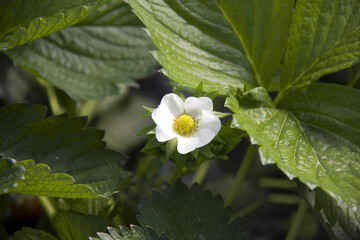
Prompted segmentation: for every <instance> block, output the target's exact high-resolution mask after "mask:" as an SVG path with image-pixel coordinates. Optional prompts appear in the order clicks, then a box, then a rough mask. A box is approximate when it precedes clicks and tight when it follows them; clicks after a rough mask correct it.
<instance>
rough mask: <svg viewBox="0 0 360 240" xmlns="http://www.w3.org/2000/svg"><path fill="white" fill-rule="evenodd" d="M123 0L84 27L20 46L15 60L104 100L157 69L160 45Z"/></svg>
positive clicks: (63, 86)
mask: <svg viewBox="0 0 360 240" xmlns="http://www.w3.org/2000/svg"><path fill="white" fill-rule="evenodd" d="M141 28H142V25H141V24H140V23H139V20H138V19H136V16H135V15H134V14H133V13H132V12H131V10H130V7H129V6H128V5H127V4H126V3H124V1H122V0H111V1H108V2H106V3H105V4H104V5H102V6H101V7H99V8H98V10H97V11H94V12H93V14H92V15H90V16H89V19H85V20H84V22H81V23H80V25H76V26H73V27H70V28H66V29H63V30H61V31H59V32H56V33H54V34H52V35H50V36H48V37H45V38H41V39H38V40H36V41H34V42H31V43H29V44H26V45H24V46H21V47H17V48H15V49H12V50H10V51H7V52H6V54H8V55H9V56H10V57H11V58H12V59H13V60H14V62H15V63H16V64H17V65H19V66H22V67H23V68H25V69H28V70H29V71H30V72H32V73H34V74H35V75H36V76H37V77H40V78H43V79H45V80H47V81H49V82H51V83H53V84H54V85H55V86H57V87H59V88H61V89H63V90H65V91H66V92H67V93H69V94H70V95H71V96H73V97H77V98H83V99H99V98H104V97H106V96H108V95H115V94H119V93H120V85H121V84H127V85H136V83H135V81H134V80H136V79H141V78H144V77H147V76H149V75H151V74H153V73H154V70H155V69H154V68H155V66H156V62H155V60H154V59H153V58H152V56H151V55H150V53H149V51H150V50H153V48H154V46H153V44H152V42H151V40H150V39H149V37H148V36H147V35H146V33H145V32H144V31H143V30H142V29H141Z"/></svg>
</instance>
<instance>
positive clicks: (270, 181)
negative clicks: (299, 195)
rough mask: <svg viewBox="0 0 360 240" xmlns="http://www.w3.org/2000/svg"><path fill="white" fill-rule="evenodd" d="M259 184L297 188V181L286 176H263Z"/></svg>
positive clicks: (280, 187) (281, 187) (271, 186)
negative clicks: (292, 180)
mask: <svg viewBox="0 0 360 240" xmlns="http://www.w3.org/2000/svg"><path fill="white" fill-rule="evenodd" d="M259 185H260V186H262V187H270V188H279V189H292V188H296V183H294V182H291V181H289V180H288V179H285V178H268V177H264V178H261V179H260V181H259Z"/></svg>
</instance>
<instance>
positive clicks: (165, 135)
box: [155, 125, 177, 142]
mask: <svg viewBox="0 0 360 240" xmlns="http://www.w3.org/2000/svg"><path fill="white" fill-rule="evenodd" d="M176 136H177V134H176V133H175V132H174V130H173V129H172V128H170V129H169V128H166V127H161V126H159V125H158V126H156V128H155V137H156V139H157V140H158V141H159V142H166V141H169V140H170V139H173V138H174V137H176Z"/></svg>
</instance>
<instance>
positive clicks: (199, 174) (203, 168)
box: [192, 160, 211, 185]
mask: <svg viewBox="0 0 360 240" xmlns="http://www.w3.org/2000/svg"><path fill="white" fill-rule="evenodd" d="M210 164H211V162H210V161H209V160H208V161H204V162H203V163H202V164H201V165H200V166H199V167H198V169H197V171H196V173H195V176H194V179H193V181H192V184H194V183H196V182H197V183H198V184H200V185H201V184H202V183H203V181H204V178H205V176H206V173H207V171H208V170H209V167H210Z"/></svg>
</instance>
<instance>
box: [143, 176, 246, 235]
mask: <svg viewBox="0 0 360 240" xmlns="http://www.w3.org/2000/svg"><path fill="white" fill-rule="evenodd" d="M139 211H140V214H141V215H140V216H139V217H138V220H139V222H140V223H141V225H142V226H149V227H151V228H153V229H154V230H155V232H157V233H158V234H165V235H166V236H167V237H168V238H169V239H174V240H177V239H179V240H180V239H207V240H211V239H214V240H215V239H216V240H217V239H222V240H227V239H228V240H237V239H249V234H248V233H247V232H244V231H243V229H242V226H241V222H240V220H239V219H238V220H235V221H233V222H231V223H229V220H230V214H231V210H230V208H224V205H223V201H222V199H221V198H220V197H219V196H217V197H215V198H213V197H212V195H211V193H209V192H203V191H202V190H201V188H200V186H199V185H197V184H195V185H193V186H192V187H191V189H188V188H187V187H186V186H185V185H184V184H183V183H182V182H181V181H180V180H179V179H178V180H176V181H175V184H174V187H171V186H170V185H169V184H164V185H163V188H162V189H161V191H160V192H154V194H153V198H152V200H148V199H145V198H143V199H142V200H141V201H140V205H139Z"/></svg>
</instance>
